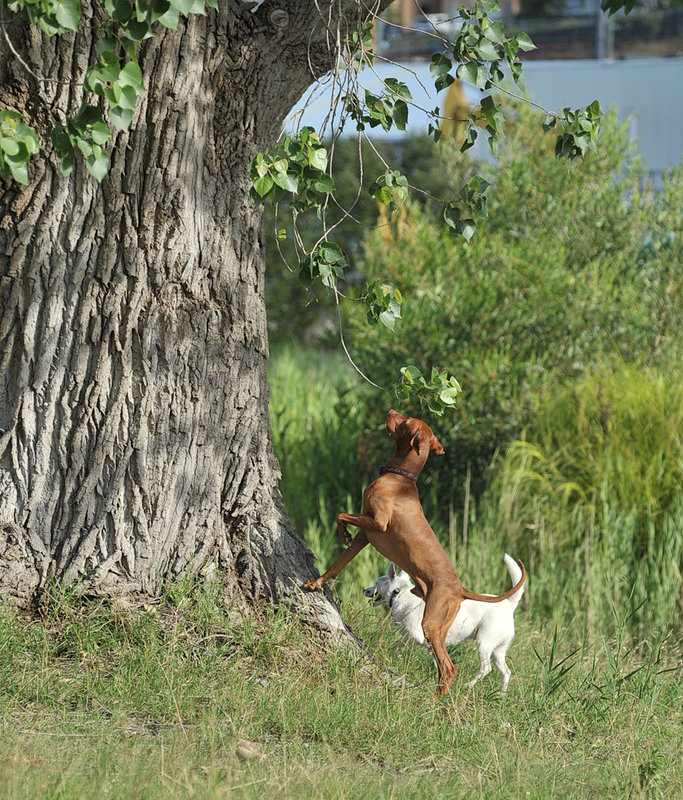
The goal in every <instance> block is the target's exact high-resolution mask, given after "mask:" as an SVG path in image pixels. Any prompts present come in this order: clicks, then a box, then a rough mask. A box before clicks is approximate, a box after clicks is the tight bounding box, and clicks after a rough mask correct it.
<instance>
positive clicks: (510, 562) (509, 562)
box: [505, 553, 526, 609]
mask: <svg viewBox="0 0 683 800" xmlns="http://www.w3.org/2000/svg"><path fill="white" fill-rule="evenodd" d="M505 566H506V567H507V568H508V572H509V573H510V579H511V580H512V585H513V586H515V585H516V584H517V583H519V580H520V578H521V577H522V570H521V568H520V566H519V564H518V563H517V562H516V561H515V559H514V558H512V556H509V555H508V554H507V553H506V554H505ZM525 585H526V581H525V582H524V583H523V584H522V585H521V586H520V588H519V589H518V590H517V591H516V592H515V593H514V594H513V595H510V597H508V603H510V605H511V606H512V608H513V609H515V608H517V604H518V603H519V601H520V600H521V599H522V595H523V594H524V586H525Z"/></svg>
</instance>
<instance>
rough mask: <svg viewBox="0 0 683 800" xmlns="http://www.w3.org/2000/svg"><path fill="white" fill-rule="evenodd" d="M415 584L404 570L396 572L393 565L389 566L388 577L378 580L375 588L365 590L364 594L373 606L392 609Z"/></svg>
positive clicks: (370, 587)
mask: <svg viewBox="0 0 683 800" xmlns="http://www.w3.org/2000/svg"><path fill="white" fill-rule="evenodd" d="M412 586H413V582H412V581H411V580H410V575H408V573H407V572H405V571H404V570H401V571H400V572H398V573H397V572H396V568H395V567H394V565H393V564H389V568H388V569H387V573H386V575H382V576H381V577H380V578H377V580H376V581H375V583H374V585H373V586H368V588H367V589H363V594H364V595H365V596H366V597H367V598H369V600H370V603H371V604H372V605H373V606H380V605H382V604H384V605H385V606H387V607H388V608H391V605H392V603H393V602H394V600H395V599H396V598H397V597H398V595H399V594H400V593H401V592H402V591H403V590H404V589H411V588H412Z"/></svg>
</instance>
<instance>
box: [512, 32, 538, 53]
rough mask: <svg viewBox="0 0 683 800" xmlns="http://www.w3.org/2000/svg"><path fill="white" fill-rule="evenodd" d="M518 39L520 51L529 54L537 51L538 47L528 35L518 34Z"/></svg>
mask: <svg viewBox="0 0 683 800" xmlns="http://www.w3.org/2000/svg"><path fill="white" fill-rule="evenodd" d="M516 38H517V44H518V45H519V49H520V50H524V51H525V52H528V51H529V50H536V45H535V44H534V43H533V42H532V41H531V39H530V37H529V36H528V35H527V34H526V33H518V34H517V36H516Z"/></svg>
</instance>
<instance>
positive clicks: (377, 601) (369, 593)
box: [363, 586, 382, 606]
mask: <svg viewBox="0 0 683 800" xmlns="http://www.w3.org/2000/svg"><path fill="white" fill-rule="evenodd" d="M363 594H364V595H365V596H366V597H367V598H368V600H370V605H373V606H379V605H381V603H382V598H381V597H380V595H379V592H378V591H377V589H376V588H375V587H374V586H368V588H367V589H363Z"/></svg>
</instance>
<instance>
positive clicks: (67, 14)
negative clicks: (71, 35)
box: [54, 0, 81, 31]
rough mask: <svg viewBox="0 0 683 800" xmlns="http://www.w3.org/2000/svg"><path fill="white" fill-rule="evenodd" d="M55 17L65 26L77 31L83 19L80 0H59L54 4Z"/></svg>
mask: <svg viewBox="0 0 683 800" xmlns="http://www.w3.org/2000/svg"><path fill="white" fill-rule="evenodd" d="M54 9H55V19H56V20H57V22H58V23H59V24H60V25H61V26H62V27H64V28H67V29H68V30H70V31H75V30H76V29H77V28H78V23H79V21H80V19H81V3H80V0H57V2H56V3H55V5H54Z"/></svg>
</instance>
